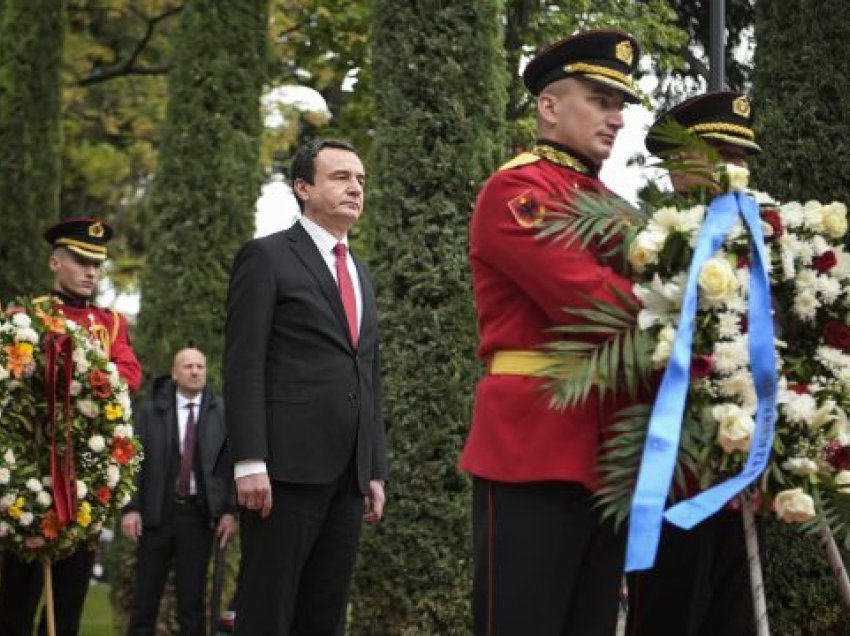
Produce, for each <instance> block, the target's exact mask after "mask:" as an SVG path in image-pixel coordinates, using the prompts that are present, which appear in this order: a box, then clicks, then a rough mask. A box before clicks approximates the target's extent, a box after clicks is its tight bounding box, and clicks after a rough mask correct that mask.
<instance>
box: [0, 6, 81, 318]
mask: <svg viewBox="0 0 850 636" xmlns="http://www.w3.org/2000/svg"><path fill="white" fill-rule="evenodd" d="M64 13H65V3H64V1H63V0H2V2H0V42H2V46H0V263H2V264H3V266H2V267H0V302H4V303H5V302H8V301H9V300H10V299H12V298H13V297H14V296H17V295H20V294H41V293H43V292H44V291H45V290H47V289H49V287H48V285H49V281H50V275H49V271H48V270H47V267H46V263H47V256H48V254H49V248H48V245H47V244H46V243H45V242H44V241H43V240H42V239H41V233H42V232H43V231H44V229H45V227H47V226H48V225H49V224H50V223H52V222H54V221H56V220H57V219H58V217H59V186H60V173H59V170H60V145H61V134H60V125H59V121H60V113H61V101H60V97H61V83H60V82H61V76H60V68H61V61H62V45H63V42H64Z"/></svg>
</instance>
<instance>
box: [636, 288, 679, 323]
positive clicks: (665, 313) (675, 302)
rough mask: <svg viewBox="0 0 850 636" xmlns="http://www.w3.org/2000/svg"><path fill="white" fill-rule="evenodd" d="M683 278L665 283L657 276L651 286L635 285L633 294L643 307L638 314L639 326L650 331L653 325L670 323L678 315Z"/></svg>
mask: <svg viewBox="0 0 850 636" xmlns="http://www.w3.org/2000/svg"><path fill="white" fill-rule="evenodd" d="M683 280H684V279H683V277H682V276H678V275H677V276H676V277H675V278H673V279H671V280H669V281H667V282H664V281H662V280H661V278H660V277H659V276H658V275H657V274H656V275H655V276H654V277H653V279H652V281H651V282H650V283H649V285H634V286H633V288H632V293H634V295H635V296H636V297H637V299H638V300H639V301H640V303H641V305H642V307H641V310H640V311H639V312H638V325H639V326H640V328H641V329H649V328H650V327H652V326H653V325H658V324H664V323H668V322H670V320H671V317H672V316H675V315H676V314H678V312H679V309H680V307H681V302H682V295H683V292H684V288H683V286H682V281H683Z"/></svg>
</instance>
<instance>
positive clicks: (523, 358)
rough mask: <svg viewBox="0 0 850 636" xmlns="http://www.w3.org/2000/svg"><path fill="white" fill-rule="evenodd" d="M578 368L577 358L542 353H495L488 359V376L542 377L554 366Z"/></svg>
mask: <svg viewBox="0 0 850 636" xmlns="http://www.w3.org/2000/svg"><path fill="white" fill-rule="evenodd" d="M565 363H566V364H567V365H568V366H571V367H578V366H579V365H580V364H581V361H580V360H579V359H578V358H574V359H569V358H565V357H563V356H555V355H552V354H551V353H545V352H543V351H531V350H517V351H496V352H495V353H494V354H493V357H492V358H491V359H490V366H489V372H490V375H542V374H543V372H544V371H545V370H546V369H548V368H549V367H552V366H554V365H556V364H557V365H561V366H562V367H563V365H564V364H565Z"/></svg>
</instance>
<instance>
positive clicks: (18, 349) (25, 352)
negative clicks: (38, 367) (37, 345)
mask: <svg viewBox="0 0 850 636" xmlns="http://www.w3.org/2000/svg"><path fill="white" fill-rule="evenodd" d="M5 350H6V355H7V356H8V358H9V361H8V363H7V366H8V368H9V372H10V373H11V374H12V376H13V377H15V378H22V377H24V372H25V371H26V368H27V367H28V366H29V365H30V364H32V345H31V344H30V343H29V342H16V343H15V344H10V345H6V347H5Z"/></svg>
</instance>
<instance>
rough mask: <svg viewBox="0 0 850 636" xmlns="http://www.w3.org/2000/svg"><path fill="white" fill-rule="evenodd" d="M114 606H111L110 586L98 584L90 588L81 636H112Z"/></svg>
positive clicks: (84, 610)
mask: <svg viewBox="0 0 850 636" xmlns="http://www.w3.org/2000/svg"><path fill="white" fill-rule="evenodd" d="M113 633H114V632H113V630H112V606H111V605H110V604H109V586H108V585H105V584H103V583H96V584H95V585H92V586H91V588H89V594H88V596H87V597H86V606H85V608H84V609H83V622H82V625H81V626H80V636H112V635H113Z"/></svg>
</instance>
